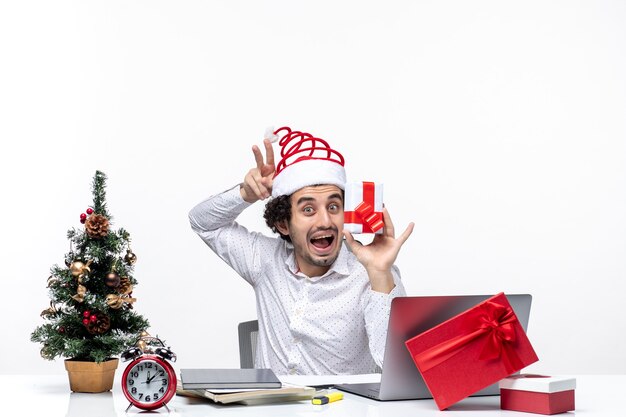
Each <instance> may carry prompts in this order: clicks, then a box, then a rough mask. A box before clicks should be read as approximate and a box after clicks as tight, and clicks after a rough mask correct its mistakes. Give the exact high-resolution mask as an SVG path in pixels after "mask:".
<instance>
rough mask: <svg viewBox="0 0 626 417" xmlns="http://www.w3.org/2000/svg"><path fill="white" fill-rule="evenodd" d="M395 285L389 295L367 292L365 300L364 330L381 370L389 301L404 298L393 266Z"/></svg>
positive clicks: (397, 274)
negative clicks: (399, 297)
mask: <svg viewBox="0 0 626 417" xmlns="http://www.w3.org/2000/svg"><path fill="white" fill-rule="evenodd" d="M391 273H392V274H393V280H394V282H395V284H396V286H395V287H394V289H393V290H391V292H390V293H389V294H385V293H382V292H377V291H373V290H371V289H370V290H369V293H368V294H367V296H366V298H365V309H364V315H365V329H366V331H367V337H368V339H369V348H370V353H371V354H372V357H373V358H374V362H376V365H378V366H379V367H381V368H382V366H383V358H384V356H385V344H386V342H387V327H388V326H389V312H390V311H391V300H393V299H394V298H396V297H398V296H405V295H406V291H405V289H404V286H403V285H402V281H401V280H400V271H399V270H398V268H397V267H396V266H395V265H394V266H393V267H392V269H391Z"/></svg>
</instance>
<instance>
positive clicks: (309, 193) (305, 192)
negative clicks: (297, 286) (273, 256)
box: [277, 185, 343, 277]
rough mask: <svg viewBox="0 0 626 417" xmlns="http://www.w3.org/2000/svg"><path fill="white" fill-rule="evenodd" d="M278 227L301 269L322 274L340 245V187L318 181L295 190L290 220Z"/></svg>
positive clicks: (341, 203)
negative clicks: (293, 251)
mask: <svg viewBox="0 0 626 417" xmlns="http://www.w3.org/2000/svg"><path fill="white" fill-rule="evenodd" d="M277 227H278V225H277ZM278 228H279V230H280V232H281V233H283V234H286V235H289V237H290V238H291V243H292V244H293V246H294V249H295V252H296V260H297V262H298V267H299V268H300V271H301V272H303V273H304V274H305V275H307V276H309V277H315V276H320V275H324V274H325V273H326V271H328V269H330V266H331V265H332V264H333V262H335V259H337V256H338V254H339V249H340V248H341V236H342V234H341V232H342V230H343V197H342V191H341V189H340V188H339V187H337V186H335V185H318V186H312V187H304V188H302V189H300V190H298V191H296V192H295V193H293V194H292V195H291V220H290V221H289V222H288V223H287V224H283V225H281V226H280V227H278Z"/></svg>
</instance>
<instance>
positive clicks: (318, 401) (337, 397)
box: [311, 392, 343, 405]
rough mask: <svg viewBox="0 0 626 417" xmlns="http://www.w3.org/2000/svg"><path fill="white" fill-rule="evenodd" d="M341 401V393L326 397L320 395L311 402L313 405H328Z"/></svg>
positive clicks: (333, 393) (329, 394)
mask: <svg viewBox="0 0 626 417" xmlns="http://www.w3.org/2000/svg"><path fill="white" fill-rule="evenodd" d="M341 399H343V393H341V392H331V393H328V394H326V395H320V396H319V397H313V399H312V400H311V402H312V403H313V404H318V405H319V404H328V403H332V402H334V401H339V400H341Z"/></svg>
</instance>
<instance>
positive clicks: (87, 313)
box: [83, 310, 91, 318]
mask: <svg viewBox="0 0 626 417" xmlns="http://www.w3.org/2000/svg"><path fill="white" fill-rule="evenodd" d="M90 315H91V311H89V310H85V311H83V317H84V318H88V317H89V316H90Z"/></svg>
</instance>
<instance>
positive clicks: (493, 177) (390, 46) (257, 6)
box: [0, 0, 626, 374]
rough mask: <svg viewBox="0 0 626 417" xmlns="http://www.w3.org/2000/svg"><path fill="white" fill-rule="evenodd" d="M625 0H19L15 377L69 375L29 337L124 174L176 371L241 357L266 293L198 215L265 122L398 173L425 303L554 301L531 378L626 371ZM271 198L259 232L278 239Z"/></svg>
mask: <svg viewBox="0 0 626 417" xmlns="http://www.w3.org/2000/svg"><path fill="white" fill-rule="evenodd" d="M625 21H626V3H624V2H620V1H614V2H611V1H586V2H585V1H558V2H557V1H523V2H508V1H483V2H476V1H471V2H470V1H463V0H459V1H409V0H406V1H399V0H398V1H385V2H383V1H380V2H372V1H362V0H360V1H342V2H337V1H315V2H312V1H262V2H260V1H219V2H217V1H185V2H174V1H172V2H166V1H155V0H150V1H147V0H146V1H106V2H105V1H102V2H85V1H73V2H70V1H54V2H50V1H22V2H3V3H2V5H0V59H1V60H2V63H1V65H0V137H1V138H2V151H1V153H0V155H1V156H0V181H1V182H0V184H1V195H2V204H1V206H0V207H1V208H0V210H1V215H0V230H1V231H2V234H3V238H2V243H1V245H2V246H1V247H0V256H1V257H2V269H1V277H2V280H1V282H2V284H1V285H2V287H1V291H2V294H3V297H2V302H0V326H1V327H0V335H1V336H0V337H1V339H0V340H2V344H3V352H4V353H3V354H2V355H0V373H62V372H64V370H63V362H62V361H61V360H57V361H54V362H47V361H44V360H43V359H41V358H40V356H39V348H40V347H39V346H38V345H36V344H34V343H31V342H30V341H29V335H30V332H31V331H32V330H33V329H34V328H35V326H37V325H38V324H40V323H42V320H41V318H40V317H39V313H40V311H41V310H43V309H44V308H46V307H47V306H48V303H49V298H48V294H47V292H46V279H47V277H48V275H49V269H50V267H51V266H52V265H53V264H56V263H59V264H62V262H63V255H64V254H65V253H66V252H67V251H68V249H69V243H68V241H67V239H66V236H65V234H66V231H67V230H68V229H69V228H71V227H74V226H79V225H80V224H79V223H78V216H79V214H80V213H82V212H83V211H84V210H85V208H86V207H87V206H88V205H89V204H90V203H91V192H90V183H91V179H92V176H93V174H94V172H95V170H96V169H100V170H103V171H104V172H105V173H106V174H107V175H108V176H109V181H108V194H107V195H108V204H109V209H110V211H111V213H112V214H113V216H114V221H115V227H124V228H126V229H127V230H128V231H129V232H130V233H131V236H132V240H133V245H132V246H133V249H134V251H135V252H136V254H137V255H138V258H139V262H138V264H137V266H136V270H135V277H136V278H137V279H138V280H139V286H138V287H137V288H136V290H135V292H134V295H135V296H136V297H137V298H138V302H137V303H136V309H137V311H138V312H140V313H142V314H144V315H145V316H146V317H147V318H148V319H149V320H150V321H151V323H152V329H151V330H152V333H153V334H158V335H159V336H161V337H162V338H164V339H166V341H167V343H168V344H170V345H171V346H172V348H173V350H175V351H176V352H177V353H178V356H179V361H178V363H177V367H190V366H207V367H236V366H238V353H237V339H236V324H237V323H238V322H240V321H244V320H247V319H251V318H253V317H255V306H254V297H253V293H252V290H251V289H250V288H249V287H248V286H247V284H245V283H244V282H243V280H240V279H238V277H237V276H236V275H235V274H234V273H233V272H232V271H231V270H230V269H229V268H228V267H226V266H225V265H224V264H222V262H221V261H220V260H219V259H218V258H217V257H216V256H215V255H214V254H213V253H212V252H210V250H209V249H208V248H207V247H206V246H205V245H204V244H203V243H202V242H201V240H200V239H199V238H198V237H197V236H195V235H194V234H193V232H192V231H191V229H190V227H189V225H188V222H187V212H188V210H189V209H190V208H191V207H192V206H193V205H194V204H195V203H197V202H199V201H200V200H202V199H204V198H205V197H207V196H209V195H210V194H212V193H215V192H218V191H221V190H223V189H225V188H227V187H229V186H231V185H233V184H235V183H237V182H239V181H241V180H242V178H243V176H244V174H245V172H247V170H248V169H249V168H251V167H252V165H253V157H252V153H251V151H250V147H251V145H252V144H254V143H260V141H261V139H262V133H263V131H264V130H265V128H266V127H267V126H269V125H275V126H279V125H283V124H288V125H290V126H292V127H294V128H298V129H303V130H308V131H310V132H312V133H315V134H317V135H319V136H321V137H324V138H326V139H328V140H329V141H331V143H332V144H333V145H334V146H335V147H336V148H338V149H340V150H341V151H342V152H343V153H344V155H345V156H346V158H347V160H348V165H347V168H348V171H349V176H350V177H351V179H354V180H359V179H373V180H378V181H382V182H384V183H385V200H386V204H387V206H388V207H389V209H390V212H391V214H392V217H393V219H394V222H395V223H396V226H398V227H401V228H404V227H405V226H406V224H407V223H408V222H410V221H415V222H416V227H415V232H414V234H413V236H411V238H410V239H409V241H408V242H407V243H406V245H405V247H404V248H403V250H402V252H401V254H400V256H399V258H398V261H397V263H398V265H399V267H400V268H401V270H402V273H403V279H404V283H405V286H406V288H407V291H408V293H409V294H410V295H418V294H471V293H496V292H499V291H505V292H510V293H513V292H523V293H526V292H528V293H531V294H533V295H534V305H533V311H532V313H531V322H530V328H529V337H530V339H531V341H532V343H533V345H534V347H535V349H536V350H537V352H538V354H539V356H540V362H539V363H537V364H536V365H533V366H532V367H531V368H528V370H530V371H536V372H550V373H568V374H577V373H579V374H580V373H624V372H626V361H624V357H623V346H624V344H625V343H626V336H625V335H624V334H625V332H624V330H626V329H625V319H624V317H625V314H624V310H623V309H622V308H621V307H620V305H619V304H623V302H622V303H620V302H619V300H620V299H622V300H623V298H624V296H623V293H624V290H625V289H626V287H625V284H624V282H625V281H626V261H625V255H626V216H625V215H624V213H625V212H626V149H625V147H626V146H625V142H626V141H625V138H626V122H625V120H626V119H625V118H624V115H625V110H626V82H625V77H624V74H626V54H625V53H624V51H626V26H625V25H624V22H625ZM261 213H262V206H261V205H260V204H258V205H257V206H254V207H253V208H251V209H249V211H248V212H246V213H244V215H243V216H242V218H241V222H242V223H244V224H246V225H247V226H249V227H250V228H251V229H257V230H262V231H266V232H267V233H269V231H268V230H267V229H266V228H265V226H264V224H263V222H262V219H261Z"/></svg>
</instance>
